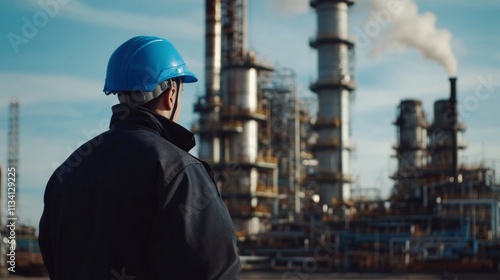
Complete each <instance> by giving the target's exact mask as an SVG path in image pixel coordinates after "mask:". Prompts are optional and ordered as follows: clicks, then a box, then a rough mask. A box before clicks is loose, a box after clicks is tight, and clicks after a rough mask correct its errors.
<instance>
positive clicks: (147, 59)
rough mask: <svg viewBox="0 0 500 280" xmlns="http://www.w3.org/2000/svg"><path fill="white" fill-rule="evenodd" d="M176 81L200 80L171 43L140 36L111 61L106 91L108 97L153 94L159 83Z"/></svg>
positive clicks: (115, 54) (107, 73) (126, 45)
mask: <svg viewBox="0 0 500 280" xmlns="http://www.w3.org/2000/svg"><path fill="white" fill-rule="evenodd" d="M172 78H180V79H181V80H182V81H183V82H184V83H194V82H196V81H198V79H197V78H196V76H195V75H194V74H193V73H192V72H191V71H189V69H188V67H187V65H186V63H185V62H184V59H182V56H181V54H180V53H179V52H178V51H177V49H176V48H175V47H174V45H173V44H172V43H171V42H170V41H168V40H166V39H163V38H159V37H153V36H138V37H134V38H132V39H129V40H128V41H126V42H125V43H123V44H122V45H121V46H119V47H118V48H117V49H116V50H115V51H114V52H113V54H112V55H111V57H110V58H109V62H108V68H107V71H106V81H105V84H104V90H103V91H104V93H105V94H106V95H109V94H111V93H118V92H128V91H141V92H151V91H152V90H153V89H154V88H155V87H156V86H157V85H158V84H159V83H161V82H163V81H165V80H168V79H172Z"/></svg>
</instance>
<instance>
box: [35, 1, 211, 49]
mask: <svg viewBox="0 0 500 280" xmlns="http://www.w3.org/2000/svg"><path fill="white" fill-rule="evenodd" d="M64 2H67V3H66V4H64V5H61V6H60V7H59V8H58V11H57V14H56V15H54V16H58V15H62V16H64V17H66V18H69V19H71V20H74V21H80V22H84V23H87V24H91V25H100V26H105V27H110V28H116V29H122V30H127V31H137V32H138V33H147V34H158V35H166V33H167V31H168V30H172V29H179V30H180V32H169V33H168V35H169V38H176V39H181V38H182V39H191V40H192V39H193V38H196V39H197V38H203V26H202V25H200V23H202V21H201V20H200V21H199V22H196V21H192V20H190V19H191V17H179V16H166V15H164V16H153V15H146V14H139V13H133V12H128V11H123V10H119V6H118V7H117V8H116V9H99V8H95V7H92V6H90V5H87V4H85V3H84V2H83V1H77V0H71V1H64ZM31 5H32V6H35V7H36V8H37V9H41V8H42V7H41V6H40V4H37V1H33V2H32V3H31ZM187 5H188V4H187ZM59 9H60V10H59ZM169 27H170V28H169ZM180 27H181V28H180Z"/></svg>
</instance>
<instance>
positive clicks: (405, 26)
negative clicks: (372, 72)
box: [371, 0, 457, 76]
mask: <svg viewBox="0 0 500 280" xmlns="http://www.w3.org/2000/svg"><path fill="white" fill-rule="evenodd" d="M390 5H400V8H399V9H397V12H393V13H390V12H389V10H390V9H388V7H389V6H390ZM383 15H384V16H383ZM381 16H383V17H386V19H385V20H387V21H389V23H390V24H389V25H388V29H386V32H385V33H384V34H381V36H378V37H377V38H376V40H375V44H376V45H375V48H374V50H373V54H374V55H375V56H377V55H379V54H380V53H382V52H383V51H385V50H387V49H390V48H395V49H398V50H405V49H407V48H414V49H416V50H418V52H419V53H420V54H421V55H422V56H423V57H424V58H427V59H431V60H434V61H436V62H438V63H439V64H441V65H442V66H443V67H444V68H445V69H446V71H447V72H448V75H450V76H454V75H455V74H456V72H457V60H456V58H455V56H454V55H453V51H452V49H451V45H450V43H451V38H452V35H451V33H450V32H449V31H448V30H445V29H437V28H436V16H435V15H434V14H433V13H430V12H425V13H422V14H420V15H419V14H418V7H417V5H416V4H415V3H413V1H412V0H374V1H373V7H372V16H371V17H372V20H377V18H378V20H379V21H380V19H381ZM383 17H382V18H383Z"/></svg>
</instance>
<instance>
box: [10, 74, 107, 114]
mask: <svg viewBox="0 0 500 280" xmlns="http://www.w3.org/2000/svg"><path fill="white" fill-rule="evenodd" d="M102 87H103V81H95V80H89V79H84V78H79V77H74V76H68V75H63V74H45V75H43V74H32V73H16V72H14V73H11V72H0V90H1V91H2V93H3V94H2V95H0V108H6V107H7V104H9V103H10V101H11V99H12V98H17V99H19V100H20V101H21V102H22V103H36V102H51V101H54V102H62V101H71V102H75V101H78V100H81V101H83V100H86V101H91V100H95V101H98V100H99V99H102V98H103V97H104V93H102ZM111 98H112V97H111ZM111 102H112V101H111V99H110V103H111Z"/></svg>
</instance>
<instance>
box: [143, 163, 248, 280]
mask: <svg viewBox="0 0 500 280" xmlns="http://www.w3.org/2000/svg"><path fill="white" fill-rule="evenodd" d="M167 182H168V184H167V185H166V186H163V187H162V188H161V189H160V190H159V195H158V197H159V198H160V200H159V207H158V212H157V214H156V217H155V222H154V224H153V229H152V235H151V239H150V240H149V250H148V252H149V253H148V254H149V255H148V263H149V265H150V269H149V270H150V271H152V277H151V279H166V278H168V279H228V280H229V279H230V280H234V279H239V273H240V270H241V265H240V260H239V257H238V254H237V251H236V235H235V231H234V227H233V224H232V220H231V217H230V216H229V213H228V212H227V209H226V207H225V205H224V202H223V201H222V198H221V197H220V194H219V192H218V190H217V187H216V186H215V183H214V182H213V181H212V180H211V178H210V177H209V175H208V174H207V172H206V170H205V168H204V167H203V165H202V164H201V163H196V164H188V165H187V166H184V167H183V168H182V169H181V170H180V171H179V172H178V173H177V174H176V175H175V176H174V178H172V180H168V181H167ZM168 267H170V268H171V269H168Z"/></svg>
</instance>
